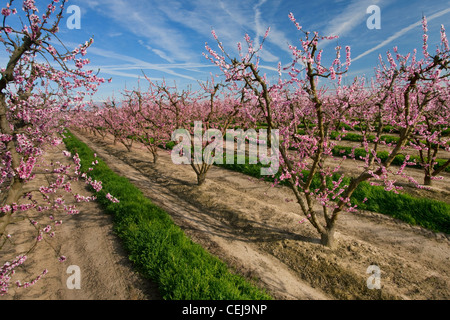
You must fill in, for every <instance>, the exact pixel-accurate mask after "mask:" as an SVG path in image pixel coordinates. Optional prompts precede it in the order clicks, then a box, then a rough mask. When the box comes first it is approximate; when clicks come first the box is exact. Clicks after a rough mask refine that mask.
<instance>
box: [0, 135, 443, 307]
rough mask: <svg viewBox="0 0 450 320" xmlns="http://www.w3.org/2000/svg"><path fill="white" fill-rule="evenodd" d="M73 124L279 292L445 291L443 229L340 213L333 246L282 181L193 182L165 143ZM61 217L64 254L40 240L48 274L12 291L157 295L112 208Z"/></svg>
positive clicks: (224, 177)
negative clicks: (118, 137)
mask: <svg viewBox="0 0 450 320" xmlns="http://www.w3.org/2000/svg"><path fill="white" fill-rule="evenodd" d="M75 133H76V134H77V136H78V137H79V138H81V140H83V141H84V142H85V143H87V144H88V145H89V146H90V147H91V148H93V149H94V150H95V151H96V152H97V154H98V155H99V157H101V158H102V159H103V160H105V161H106V163H107V164H108V166H110V168H111V169H113V170H114V171H116V172H117V173H119V174H121V175H124V176H126V177H128V178H129V179H130V181H131V182H132V183H134V184H135V185H136V186H138V187H139V188H140V189H141V190H142V191H143V192H144V194H145V195H146V196H148V197H149V198H151V200H152V201H154V202H155V203H156V204H157V205H159V206H161V207H162V208H164V209H165V210H167V212H168V213H169V214H170V215H171V216H172V218H173V220H174V221H175V223H177V224H178V225H179V226H180V227H181V228H182V229H183V230H184V231H185V233H186V234H187V235H188V236H189V237H191V238H192V239H193V240H194V241H196V242H198V243H200V244H201V245H202V246H203V247H204V248H205V249H207V250H208V251H210V252H211V253H212V254H214V255H217V256H218V257H219V258H221V259H222V260H223V261H225V262H226V263H227V264H228V265H229V266H230V268H232V269H233V270H235V271H236V272H238V273H240V274H243V275H244V276H246V277H248V278H249V279H252V280H253V281H255V282H256V283H257V284H258V285H260V286H261V287H263V288H266V289H267V290H268V291H269V292H270V293H271V294H272V295H273V296H274V297H275V298H277V299H295V300H300V299H449V298H450V275H449V268H448V265H449V262H450V250H449V235H445V234H441V233H433V232H430V231H427V230H425V229H423V228H420V227H414V226H410V225H408V224H406V223H403V222H401V221H397V220H395V219H392V218H390V217H388V216H385V215H381V214H377V213H371V212H358V213H351V214H350V213H345V214H342V215H341V216H340V220H339V223H338V234H337V239H338V246H337V248H336V249H335V250H331V249H328V248H325V247H323V246H321V245H320V244H319V239H318V234H317V233H316V231H315V230H314V229H313V228H312V226H310V225H309V223H303V224H300V223H299V221H300V220H301V219H302V218H303V217H302V215H301V214H300V208H299V206H298V204H296V203H295V201H293V199H294V197H293V194H292V191H291V190H289V189H288V188H286V187H271V185H270V184H269V183H266V182H263V181H259V180H257V179H254V178H249V177H248V176H245V175H243V174H240V173H237V172H232V171H229V170H226V169H224V168H221V167H212V168H211V170H210V171H209V172H208V177H207V181H206V182H205V184H204V185H203V186H201V187H198V186H197V185H196V184H195V182H196V176H195V174H194V172H193V170H192V168H191V167H190V166H188V165H174V164H173V163H172V161H171V158H170V154H169V153H168V152H165V151H161V152H160V158H159V161H158V163H157V164H156V165H154V164H153V163H152V158H151V155H149V154H148V153H147V152H146V151H145V149H143V148H140V147H139V145H138V144H136V145H135V146H134V147H133V150H132V152H127V151H126V149H125V147H123V146H122V145H120V144H119V143H118V144H117V145H113V142H112V139H110V138H106V140H104V141H102V140H101V139H99V138H97V137H94V136H89V135H86V134H85V133H83V134H82V133H81V132H75ZM345 166H348V167H349V168H351V167H355V164H354V163H351V162H346V163H345ZM417 174H419V173H417ZM446 178H449V177H446ZM447 181H448V180H447ZM433 188H434V190H432V191H426V192H429V193H430V194H431V193H433V194H434V195H437V196H436V197H443V196H442V195H443V193H444V192H449V191H450V190H449V189H448V185H447V184H446V183H445V182H442V181H438V182H437V183H436V184H435V186H434V187H433ZM421 192H424V191H421ZM421 194H422V195H426V194H423V193H421ZM63 226H65V228H68V230H67V233H65V232H62V234H59V235H58V237H59V239H60V240H58V241H60V242H59V243H60V246H61V252H64V254H65V255H66V256H67V257H68V261H66V262H65V263H64V264H58V263H53V262H51V263H49V261H54V259H55V257H54V252H52V251H51V250H49V249H48V248H47V249H44V247H42V248H43V249H42V250H47V251H46V253H45V254H41V255H37V256H38V258H36V259H37V261H33V264H32V267H33V268H32V269H33V271H29V274H37V273H39V272H40V271H38V270H41V269H42V268H45V267H46V268H48V269H49V270H50V268H49V266H48V265H51V266H55V267H51V268H52V270H53V269H54V271H52V270H50V271H52V273H51V274H52V275H50V273H49V274H48V275H47V276H46V277H45V278H43V279H42V280H41V281H40V282H38V283H37V284H36V285H35V287H34V288H32V289H29V291H21V290H22V289H20V290H17V292H15V293H14V295H12V298H14V299H25V298H32V299H43V298H46V297H49V298H50V299H158V296H157V291H156V288H155V287H154V285H152V284H150V283H149V282H148V280H144V279H140V278H139V276H138V275H136V274H135V273H133V272H132V269H130V266H129V264H128V262H127V260H126V255H125V254H124V253H123V252H122V251H121V249H120V244H119V243H118V242H117V239H115V238H114V235H113V234H112V232H111V221H110V217H108V216H106V215H105V214H103V213H101V210H100V209H99V208H98V207H97V206H96V204H95V203H89V204H86V207H85V208H83V209H82V211H81V212H80V214H79V215H77V216H73V217H70V219H67V222H65V223H64V224H63ZM74 230H76V232H74ZM64 234H66V236H64ZM89 234H90V235H89ZM51 259H53V260H51ZM47 264H48V265H47ZM70 264H77V265H79V266H80V269H81V270H82V275H83V276H84V278H83V279H86V281H84V282H83V284H82V290H68V289H67V288H66V284H65V282H66V279H67V277H68V274H66V268H67V266H68V265H70ZM370 265H376V266H378V267H379V269H380V271H381V278H380V283H381V289H380V290H378V289H373V290H369V289H368V288H367V279H368V278H369V276H370V274H367V273H366V271H367V268H368V267H369V266H370ZM41 266H42V267H41ZM27 271H28V270H27ZM33 272H34V273H33ZM0 299H3V298H0Z"/></svg>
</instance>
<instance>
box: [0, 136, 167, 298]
mask: <svg viewBox="0 0 450 320" xmlns="http://www.w3.org/2000/svg"><path fill="white" fill-rule="evenodd" d="M62 150H64V146H63V145H61V146H59V147H58V148H55V149H53V150H51V151H50V152H48V153H47V154H46V155H45V159H44V160H46V161H50V160H51V161H60V162H61V163H65V164H70V162H69V161H68V160H67V158H65V157H64V156H63V155H62ZM72 166H73V161H72ZM36 173H37V175H36V179H35V180H33V182H32V184H31V185H27V186H26V188H28V190H32V189H34V188H36V187H39V186H40V185H44V184H45V182H46V180H47V179H49V180H52V179H54V178H55V177H54V176H53V175H52V174H48V173H46V172H45V171H44V169H43V167H42V168H41V169H38V171H37V172H36ZM71 184H72V190H74V191H75V192H79V193H80V194H82V195H86V196H90V195H91V194H90V193H89V192H88V191H87V190H86V185H85V184H84V183H83V182H81V181H78V182H75V181H72V182H71ZM47 185H48V184H47ZM69 199H70V198H69ZM69 199H67V198H66V201H67V202H66V203H67V204H72V203H73V201H72V202H70V200H69ZM72 200H73V199H72ZM77 208H78V210H79V211H80V213H79V214H77V215H71V216H68V215H67V214H66V213H63V212H59V213H58V212H55V213H54V216H55V220H62V221H63V223H62V225H61V226H59V227H57V229H56V236H55V237H54V238H50V237H46V236H45V237H44V240H43V241H42V242H40V243H39V244H38V245H37V246H36V248H35V249H34V251H33V252H31V253H30V254H29V258H28V260H27V261H26V262H25V264H24V265H23V267H19V268H18V269H17V274H16V275H15V276H14V280H16V279H18V280H21V282H22V283H24V282H25V281H27V280H28V281H29V280H32V279H34V278H35V277H36V276H37V275H39V274H40V273H41V272H42V271H43V270H44V269H48V273H47V274H46V275H45V276H44V277H43V278H42V279H41V280H40V281H38V282H37V283H36V284H35V285H33V286H31V287H29V288H26V289H24V288H16V287H15V286H14V285H12V286H11V289H10V290H9V293H8V295H5V296H3V297H0V300H35V299H36V300H144V299H145V300H147V299H160V297H159V294H158V291H157V288H156V286H155V285H154V284H152V283H150V282H149V281H148V280H144V279H142V278H141V277H140V276H139V275H137V274H136V273H135V272H134V271H133V269H132V266H131V264H130V262H129V261H128V258H127V255H126V253H125V252H124V251H123V250H122V248H121V245H120V242H119V239H118V238H117V237H116V236H115V235H114V234H113V231H112V219H111V216H108V215H107V214H105V213H103V211H102V210H101V208H100V207H99V205H98V204H97V203H95V202H90V203H78V204H77ZM32 218H33V219H35V220H36V221H38V222H39V223H40V224H42V225H44V226H45V224H46V223H49V219H48V218H47V219H46V218H42V215H39V214H35V215H34V216H33V217H32ZM9 232H10V234H11V235H12V240H13V241H14V243H15V244H16V246H15V247H10V248H5V251H2V255H3V254H4V256H3V257H2V261H3V258H4V257H6V256H8V257H11V258H10V259H12V258H15V256H16V255H17V254H18V253H19V252H23V251H26V250H28V248H29V245H30V243H32V242H33V241H32V240H33V239H34V238H35V237H36V234H35V231H34V230H33V229H32V228H30V223H29V222H28V221H20V222H17V223H15V224H13V225H12V226H11V229H9ZM61 255H64V256H65V257H67V260H66V261H64V262H59V261H58V257H59V256H61ZM8 261H11V260H8ZM72 265H73V266H78V267H79V272H80V273H79V274H80V289H69V288H68V286H67V280H68V278H69V277H71V276H72V275H75V273H74V271H73V270H70V269H69V270H68V267H69V266H72ZM67 271H69V273H68V272H67ZM71 283H75V282H71Z"/></svg>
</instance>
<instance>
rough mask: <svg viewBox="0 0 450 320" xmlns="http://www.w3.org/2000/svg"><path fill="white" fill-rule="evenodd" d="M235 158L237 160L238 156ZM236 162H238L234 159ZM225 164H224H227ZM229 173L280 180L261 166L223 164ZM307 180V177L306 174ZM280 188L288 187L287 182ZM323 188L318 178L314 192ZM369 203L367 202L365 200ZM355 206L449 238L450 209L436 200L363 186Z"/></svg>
mask: <svg viewBox="0 0 450 320" xmlns="http://www.w3.org/2000/svg"><path fill="white" fill-rule="evenodd" d="M235 157H236V156H235ZM235 160H236V159H235ZM224 163H225V162H224ZM220 166H221V167H224V168H226V169H229V170H233V171H237V172H241V173H244V174H246V175H249V176H252V177H255V178H258V179H264V180H265V181H269V182H273V181H274V180H275V178H278V177H279V176H280V172H278V173H277V174H276V175H275V176H274V177H272V176H261V174H260V172H261V171H260V170H261V167H262V165H261V164H260V163H258V164H248V161H247V163H246V164H237V161H235V163H234V164H223V165H220ZM303 176H304V180H306V178H307V176H308V172H307V171H303ZM339 177H340V176H339V174H337V173H336V174H334V175H333V177H332V178H329V179H328V180H327V181H328V187H330V188H331V187H332V182H331V180H334V181H337V180H338V179H339ZM349 183H350V178H349V177H345V178H344V179H343V182H342V185H341V186H343V185H349ZM281 184H284V185H287V183H286V181H282V182H281ZM316 188H320V179H319V176H318V175H317V176H316V177H314V179H313V181H312V183H311V188H310V189H311V190H314V189H316ZM365 198H367V201H366V202H364V199H365ZM350 200H351V203H352V205H355V204H356V205H358V208H359V209H362V210H368V211H373V212H378V213H382V214H387V215H390V216H392V217H394V218H396V219H400V220H403V221H405V222H408V223H410V224H412V225H419V226H421V227H424V228H427V229H429V230H432V231H434V232H445V233H447V234H450V205H449V204H447V203H445V202H442V201H437V200H433V199H428V198H418V197H413V196H411V195H409V194H405V193H398V194H397V193H394V192H392V191H386V190H385V189H384V187H383V186H372V185H370V183H368V182H362V183H361V184H360V185H359V186H358V188H357V189H356V190H355V192H354V193H353V195H352V196H351V197H350Z"/></svg>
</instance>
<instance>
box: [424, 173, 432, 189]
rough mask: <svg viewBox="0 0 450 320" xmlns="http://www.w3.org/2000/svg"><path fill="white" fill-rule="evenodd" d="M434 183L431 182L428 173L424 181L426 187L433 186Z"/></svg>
mask: <svg viewBox="0 0 450 320" xmlns="http://www.w3.org/2000/svg"><path fill="white" fill-rule="evenodd" d="M432 181H433V180H431V176H430V175H429V174H428V173H426V174H425V177H424V179H423V184H424V185H426V186H431V185H432Z"/></svg>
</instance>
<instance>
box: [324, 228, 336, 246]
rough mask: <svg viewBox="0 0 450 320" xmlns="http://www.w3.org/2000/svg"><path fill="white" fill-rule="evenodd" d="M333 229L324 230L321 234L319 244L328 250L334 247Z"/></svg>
mask: <svg viewBox="0 0 450 320" xmlns="http://www.w3.org/2000/svg"><path fill="white" fill-rule="evenodd" d="M335 234H336V232H335V228H334V227H333V228H331V229H329V228H326V230H325V232H323V233H322V234H321V238H320V243H321V244H322V245H324V246H326V247H329V248H332V249H333V248H335V247H336V238H335Z"/></svg>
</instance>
